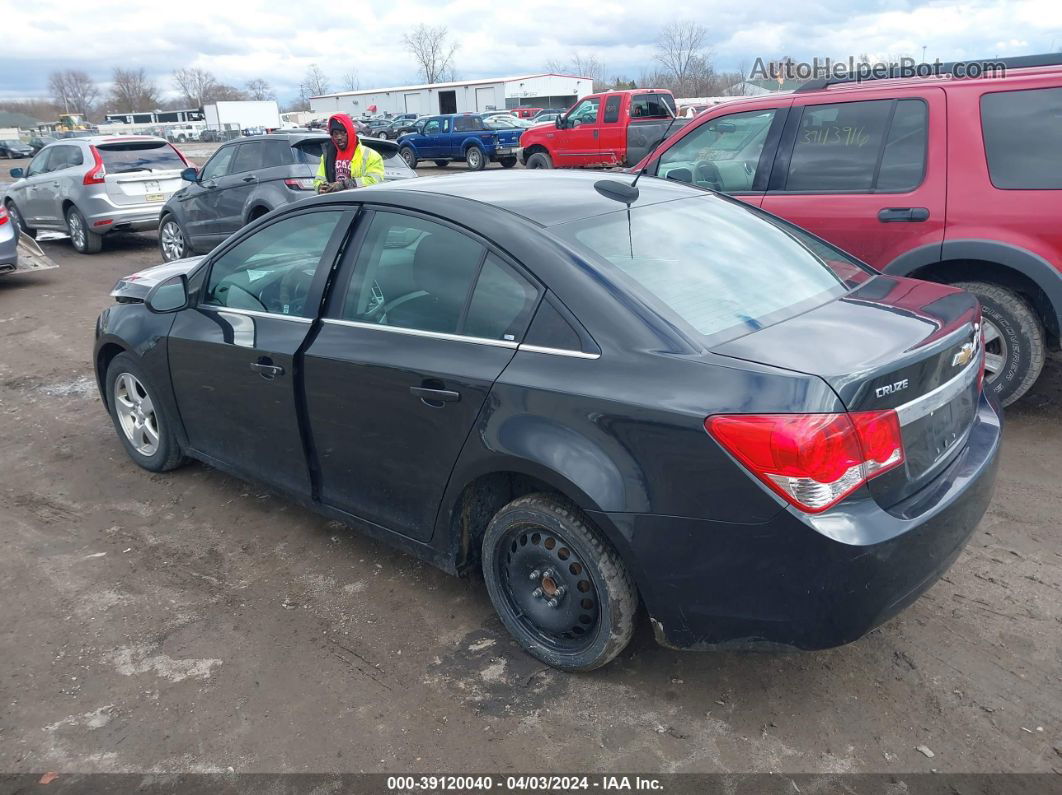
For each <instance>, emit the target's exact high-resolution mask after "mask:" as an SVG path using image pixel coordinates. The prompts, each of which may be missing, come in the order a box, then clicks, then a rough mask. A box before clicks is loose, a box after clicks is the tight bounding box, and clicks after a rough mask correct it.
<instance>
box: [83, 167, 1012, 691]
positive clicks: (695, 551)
mask: <svg viewBox="0 0 1062 795" xmlns="http://www.w3.org/2000/svg"><path fill="white" fill-rule="evenodd" d="M620 179H621V178H619V177H616V178H613V177H604V178H603V175H601V174H596V175H595V174H587V173H577V172H530V173H528V172H523V173H515V174H508V173H497V174H477V175H469V176H453V177H440V178H435V179H419V180H410V181H409V182H407V183H402V184H390V185H380V186H375V187H372V188H363V189H359V190H356V191H348V192H344V193H339V194H332V195H328V196H321V197H316V198H311V199H308V200H306V201H302V202H299V203H297V204H294V205H290V206H287V207H284V208H282V209H279V210H276V211H274V212H272V213H270V214H269V215H267V216H265V217H263V218H261V219H258V220H257V221H256V222H254V223H253V224H251V225H249V226H248V227H247V228H245V229H243V230H242V231H241V232H239V233H238V234H236V235H234V236H233V237H231V238H230V239H229V240H227V241H226V242H225V243H224V244H222V245H221V246H219V247H218V248H217V249H215V250H214V251H213V252H212V253H211V254H209V255H207V256H206V257H201V258H198V259H191V260H183V261H179V262H174V263H169V264H167V265H164V266H160V267H159V268H153V269H151V270H148V271H144V272H142V273H139V274H134V275H132V276H129V277H127V278H125V279H122V280H120V281H119V282H118V284H117V285H116V287H115V289H114V291H113V293H112V295H113V296H114V298H115V299H116V303H115V304H113V305H112V306H110V307H109V308H108V309H106V310H105V311H104V312H103V314H102V315H100V318H99V322H98V325H97V329H96V346H95V366H96V372H97V374H98V379H99V387H100V392H101V394H102V396H103V400H104V403H105V405H106V407H107V408H108V410H109V411H110V414H111V416H112V418H113V421H114V425H115V428H116V429H117V432H118V438H119V439H120V440H121V442H122V444H124V445H125V448H126V450H127V451H128V453H129V455H130V456H131V457H132V458H133V460H134V461H136V463H138V464H139V465H140V466H142V467H144V468H145V469H148V470H151V471H156V472H157V471H164V470H168V469H172V468H174V467H176V466H178V465H180V464H181V463H182V462H184V461H185V460H186V459H187V458H189V457H192V458H196V459H199V460H201V461H204V462H206V463H208V464H210V465H211V466H215V467H217V468H219V469H223V470H226V471H229V472H232V473H234V474H236V475H238V476H241V477H244V478H247V479H250V480H254V481H259V482H262V483H265V484H268V485H269V486H271V487H273V488H274V489H277V490H279V491H282V492H284V493H287V494H289V495H290V496H291V497H292V498H294V499H296V500H299V501H300V502H303V503H305V504H306V505H309V506H312V507H313V508H314V509H316V510H318V511H320V512H321V513H323V514H325V515H327V516H329V517H332V518H335V519H339V520H342V521H345V522H349V523H350V524H352V525H354V526H356V527H358V528H360V529H362V530H363V531H364V532H366V533H368V534H370V535H372V536H376V537H381V538H386V539H388V540H390V541H392V542H393V543H395V544H397V545H398V546H400V547H402V548H403V549H405V550H408V551H409V552H411V553H413V554H415V555H418V556H420V557H422V558H424V559H426V560H429V561H431V562H432V563H434V564H436V565H438V566H440V567H442V568H443V569H446V570H447V571H450V572H454V573H461V572H466V571H469V570H472V569H473V568H475V567H477V566H479V567H482V571H483V576H484V579H485V581H486V585H487V590H488V592H489V594H490V598H491V600H492V601H493V603H494V606H495V607H496V609H497V611H498V614H499V615H500V617H501V619H502V621H503V622H504V623H505V625H506V627H507V628H508V629H509V630H510V631H511V632H512V634H513V635H514V636H515V637H516V638H517V640H519V642H520V643H521V644H522V645H523V646H524V648H525V649H527V650H528V651H529V652H530V653H531V654H533V655H535V656H537V657H538V658H540V659H542V660H544V661H546V662H547V663H549V664H551V665H554V666H557V667H558V668H562V669H566V670H573V671H585V670H589V669H592V668H595V667H597V666H600V665H603V664H605V663H606V662H608V661H609V660H610V659H612V658H613V657H615V656H616V654H618V653H619V652H620V651H621V650H622V649H623V648H624V646H625V645H626V644H627V642H628V640H629V639H630V637H631V633H632V630H633V626H634V622H635V616H636V615H637V614H638V607H639V603H640V604H642V605H644V607H645V610H646V612H647V613H648V614H649V617H650V619H651V621H652V624H653V627H654V629H655V633H656V636H657V638H658V640H659V641H660V642H661V643H664V644H666V645H669V646H674V647H681V648H697V649H701V648H712V647H731V648H755V647H760V648H777V647H783V646H784V647H796V648H801V649H818V648H824V647H828V646H834V645H838V644H842V643H846V642H849V641H852V640H855V639H856V638H859V637H860V636H861V635H863V634H864V633H866V632H867V631H869V630H870V629H871V628H873V627H875V626H876V625H878V624H880V623H881V622H883V621H885V620H886V619H888V618H889V617H890V616H892V615H894V614H895V613H897V612H898V611H900V610H901V609H902V608H904V607H905V606H906V605H908V604H910V603H911V602H912V601H914V600H915V599H916V598H917V597H918V595H919V594H920V593H922V592H923V591H925V590H926V589H927V588H928V587H929V586H930V585H931V584H932V583H933V582H935V581H936V579H937V578H938V577H939V576H940V575H941V574H942V573H943V572H944V571H945V570H946V569H947V567H948V566H949V565H950V564H951V563H952V562H953V561H954V560H955V558H956V557H957V555H958V554H959V551H960V550H961V549H962V547H963V545H964V543H965V542H966V540H967V539H968V538H969V536H970V534H971V532H972V531H973V529H974V527H975V526H976V524H977V523H978V521H979V520H980V518H981V516H982V514H983V513H984V511H985V509H986V507H987V505H988V503H989V500H990V498H991V494H992V490H993V485H994V481H995V473H996V462H997V458H998V451H999V444H1000V428H1001V425H1000V418H999V414H998V411H997V409H996V408H995V407H994V406H993V405H992V404H991V403H990V402H989V401H988V400H987V399H986V397H985V395H984V394H983V392H982V389H981V384H982V378H983V345H982V343H981V330H980V323H981V316H980V308H979V306H978V304H977V302H976V300H975V299H974V298H973V297H972V296H971V295H969V294H968V293H965V292H962V291H960V290H956V289H952V288H949V287H946V286H942V285H938V284H930V283H926V282H920V281H915V280H912V279H903V278H895V277H892V276H885V275H882V274H880V273H877V272H875V271H874V270H873V269H871V268H869V267H867V266H865V265H863V264H861V263H859V262H857V261H855V260H853V259H851V258H850V257H848V256H847V255H845V254H843V253H841V252H839V251H837V250H836V249H834V248H832V247H831V246H829V245H827V244H826V243H824V242H823V241H821V240H819V239H817V238H814V237H812V236H810V235H808V234H806V233H804V232H802V231H800V230H799V229H797V228H795V227H793V226H791V225H789V224H787V223H785V222H783V221H780V220H778V219H776V218H774V217H772V216H769V215H767V214H765V213H762V212H760V211H758V210H756V209H753V208H750V207H747V206H745V205H743V204H741V203H740V202H738V201H735V200H732V199H729V198H727V197H724V196H719V195H716V194H714V193H710V192H706V191H702V190H699V189H697V188H694V187H691V186H688V185H684V184H679V183H675V182H668V181H662V180H656V179H644V180H642V181H641V183H640V184H639V185H638V189H637V191H631V190H629V188H628V186H627V185H626V184H625V183H623V184H620ZM622 179H629V177H624V178H622ZM635 194H637V195H635Z"/></svg>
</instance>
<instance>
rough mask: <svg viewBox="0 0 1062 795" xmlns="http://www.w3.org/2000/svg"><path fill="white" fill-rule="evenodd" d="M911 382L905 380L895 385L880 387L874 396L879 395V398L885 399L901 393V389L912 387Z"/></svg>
mask: <svg viewBox="0 0 1062 795" xmlns="http://www.w3.org/2000/svg"><path fill="white" fill-rule="evenodd" d="M909 382H910V379H907V378H905V379H903V380H902V381H897V382H896V383H895V384H886V385H885V386H879V387H878V388H877V389H875V390H874V394H875V395H877V396H878V397H879V398H882V397H885V396H886V395H891V394H893V393H895V392H899V391H900V390H901V389H907V387H908V386H910V383H909Z"/></svg>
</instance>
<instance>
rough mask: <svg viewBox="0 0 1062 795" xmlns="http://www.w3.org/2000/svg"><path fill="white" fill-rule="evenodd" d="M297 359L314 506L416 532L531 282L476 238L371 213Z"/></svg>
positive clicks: (500, 361)
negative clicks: (317, 502)
mask: <svg viewBox="0 0 1062 795" xmlns="http://www.w3.org/2000/svg"><path fill="white" fill-rule="evenodd" d="M366 222H368V227H367V230H366V232H365V235H364V242H363V243H362V245H361V247H360V251H359V252H358V253H357V256H356V259H355V257H354V255H353V253H352V254H351V255H350V257H349V259H350V260H352V261H348V262H346V263H344V265H343V270H342V271H341V272H340V274H339V276H338V278H337V279H336V287H335V288H334V290H333V296H332V297H331V298H330V301H329V306H328V309H327V311H326V313H325V319H324V321H323V324H322V326H321V329H320V331H319V333H318V334H317V336H316V337H315V339H314V340H313V342H312V343H311V345H310V347H309V348H308V349H307V351H306V355H305V357H304V365H303V372H304V383H305V391H306V405H307V414H308V417H309V424H310V431H311V435H312V437H313V444H314V448H315V450H316V453H317V463H318V467H319V473H320V495H321V500H322V501H323V502H325V503H326V504H328V505H330V506H332V507H335V508H338V509H340V510H342V511H345V512H347V513H349V514H352V515H354V516H356V517H358V518H360V519H362V520H365V521H369V522H372V523H374V524H376V525H380V526H382V527H386V528H388V529H390V530H393V531H396V532H399V533H402V534H404V535H408V536H411V537H413V538H416V539H420V540H426V539H428V538H430V537H431V534H432V529H433V527H434V523H435V516H436V512H437V510H438V507H439V503H440V501H441V500H442V495H443V492H444V490H445V488H446V484H447V481H448V479H449V476H450V470H451V469H452V468H453V465H454V462H455V461H456V460H457V456H458V454H459V453H460V452H461V447H462V445H463V444H464V441H465V439H466V437H467V436H468V434H469V432H470V430H471V429H472V427H473V425H474V424H475V422H476V418H477V417H478V416H479V412H480V408H481V407H482V405H483V402H484V400H485V399H486V397H487V394H488V393H489V392H490V390H491V387H492V386H493V385H494V382H495V380H497V378H498V376H499V375H500V374H501V372H502V370H504V369H505V366H506V365H507V364H508V363H509V361H510V360H511V359H512V357H513V355H514V353H515V352H516V346H517V345H518V344H519V342H520V340H521V339H522V337H523V334H524V331H525V329H526V327H527V324H528V321H529V319H530V316H531V314H532V312H533V311H534V308H535V306H536V304H537V301H538V296H539V289H538V287H536V286H535V285H534V284H533V282H532V281H531V280H530V279H529V278H528V277H527V276H526V275H524V274H522V273H521V272H520V271H519V270H518V269H517V268H516V267H515V266H514V265H512V264H511V263H509V262H506V261H505V259H504V257H503V256H501V255H500V253H498V252H495V251H493V250H492V249H491V248H490V247H489V246H488V245H487V244H486V243H485V241H483V240H481V239H479V238H474V237H472V236H470V235H468V234H466V233H464V232H463V231H459V230H457V229H455V228H453V227H450V226H446V225H444V224H441V223H437V222H435V221H431V220H428V219H426V218H422V217H420V216H417V215H412V214H405V213H399V212H392V211H377V212H375V213H374V214H373V215H372V216H371V218H364V219H362V223H366Z"/></svg>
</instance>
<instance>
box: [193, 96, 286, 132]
mask: <svg viewBox="0 0 1062 795" xmlns="http://www.w3.org/2000/svg"><path fill="white" fill-rule="evenodd" d="M203 115H204V116H205V117H206V123H207V127H208V128H209V129H211V130H218V131H224V130H241V131H242V130H246V129H257V128H259V127H260V128H262V129H263V130H275V129H277V128H278V127H280V108H279V107H277V103H276V100H273V99H264V100H236V101H231V102H211V103H210V104H209V105H204V106H203Z"/></svg>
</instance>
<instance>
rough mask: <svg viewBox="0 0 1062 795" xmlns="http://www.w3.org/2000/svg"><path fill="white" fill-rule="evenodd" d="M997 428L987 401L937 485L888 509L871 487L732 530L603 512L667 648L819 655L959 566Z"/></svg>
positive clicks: (983, 501)
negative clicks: (816, 511) (828, 505)
mask: <svg viewBox="0 0 1062 795" xmlns="http://www.w3.org/2000/svg"><path fill="white" fill-rule="evenodd" d="M1000 434H1001V423H1000V418H999V415H998V413H997V412H996V410H995V409H994V407H993V406H992V405H990V403H989V402H988V400H987V399H986V398H985V397H984V396H982V397H981V400H980V404H979V406H978V413H977V418H976V420H975V423H974V426H973V429H972V430H971V433H970V437H969V439H968V441H967V445H966V447H965V449H964V450H963V451H962V452H961V453H960V454H959V455H958V456H957V457H956V459H955V460H954V461H953V462H952V463H951V464H950V465H949V466H948V467H947V468H946V469H945V470H944V471H943V472H942V473H941V474H940V475H939V476H938V477H937V478H936V479H935V480H934V481H933V482H932V483H930V484H929V485H927V486H926V487H925V488H924V489H922V490H921V491H919V492H918V493H917V494H915V495H913V496H911V497H910V498H908V499H906V500H904V501H903V502H901V503H899V504H898V505H895V506H893V507H892V508H890V509H889V510H888V511H886V510H883V509H882V508H880V507H879V506H878V505H877V503H876V502H875V501H874V500H873V499H872V498H870V497H869V495H868V493H867V492H866V490H865V489H864V490H863V491H862V496H857V497H854V498H850V499H848V500H845V501H844V502H842V503H841V504H840V505H839V506H837V508H835V509H833V510H830V511H827V512H826V513H824V514H820V515H818V516H810V515H807V514H803V513H801V512H799V511H797V510H796V509H786V510H783V511H781V512H780V513H779V514H778V515H777V516H775V517H774V518H772V519H771V520H770V521H768V522H766V523H764V524H755V525H735V524H726V523H721V522H710V521H703V520H691V519H681V518H676V517H666V516H655V515H639V514H602V515H599V517H598V518H600V519H601V520H602V521H603V523H605V524H606V526H607V525H609V524H610V525H611V526H612V527H613V528H614V529H615V530H616V531H617V532H618V537H619V538H621V539H623V541H624V542H625V543H626V544H627V545H629V546H627V548H626V549H625V550H623V551H624V553H625V557H626V558H627V560H628V562H629V563H630V565H631V567H632V568H633V569H634V573H635V579H636V580H637V581H638V586H639V590H640V592H641V595H642V598H643V600H644V601H645V604H646V607H647V608H648V611H649V614H650V616H651V617H652V619H653V626H654V629H655V631H656V636H657V640H658V641H660V642H661V643H663V644H664V645H667V646H672V647H676V648H688V649H709V648H779V647H788V648H797V649H809V650H810V649H822V648H829V647H832V646H839V645H842V644H845V643H849V642H851V641H853V640H856V639H858V638H860V637H862V636H863V635H865V634H866V633H867V632H869V631H870V630H871V629H873V628H874V627H876V626H878V625H879V624H881V623H883V622H884V621H887V620H888V619H889V618H891V617H892V616H894V615H896V614H897V613H899V612H900V611H901V610H903V609H904V608H905V607H907V606H908V605H909V604H911V603H912V602H914V601H915V600H916V599H917V598H918V597H919V596H920V595H921V594H922V593H923V592H925V591H926V590H927V589H928V588H929V587H930V586H931V585H933V583H935V582H936V581H937V580H938V579H939V578H940V576H941V575H942V574H943V573H944V572H945V571H946V570H947V569H948V567H950V566H951V564H952V563H953V562H954V561H955V559H956V558H957V557H958V555H959V553H960V552H961V551H962V548H963V546H965V544H966V542H967V541H968V540H969V538H970V536H971V534H972V533H973V531H974V529H975V528H976V526H977V524H978V522H979V521H980V520H981V517H982V516H983V515H984V512H985V510H986V509H987V508H988V504H989V502H990V501H991V499H992V493H993V490H994V488H995V480H996V469H997V465H998V459H999V446H1000Z"/></svg>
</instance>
